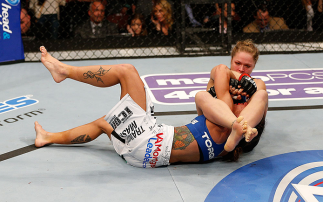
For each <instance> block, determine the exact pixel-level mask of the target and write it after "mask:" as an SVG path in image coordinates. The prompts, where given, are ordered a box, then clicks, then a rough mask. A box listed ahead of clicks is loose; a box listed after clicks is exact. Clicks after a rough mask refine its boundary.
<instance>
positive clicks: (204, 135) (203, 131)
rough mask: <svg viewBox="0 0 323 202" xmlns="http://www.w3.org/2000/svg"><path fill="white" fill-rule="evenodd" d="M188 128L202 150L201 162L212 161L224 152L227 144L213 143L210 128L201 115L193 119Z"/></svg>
mask: <svg viewBox="0 0 323 202" xmlns="http://www.w3.org/2000/svg"><path fill="white" fill-rule="evenodd" d="M186 127H187V128H188V129H189V130H190V131H191V133H192V135H193V136H194V138H195V139H196V141H197V143H198V146H199V149H200V162H203V161H208V160H211V159H213V158H215V157H217V156H218V155H219V154H220V153H221V152H222V151H223V150H224V145H225V142H224V143H222V144H217V143H215V142H214V141H213V139H212V137H211V135H210V132H209V130H208V128H207V127H206V118H205V116H204V115H200V116H198V117H196V118H195V119H193V120H192V121H191V123H189V124H187V125H186Z"/></svg>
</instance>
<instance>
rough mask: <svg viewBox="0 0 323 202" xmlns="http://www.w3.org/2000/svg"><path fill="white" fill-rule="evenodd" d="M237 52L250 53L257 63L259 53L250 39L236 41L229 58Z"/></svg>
mask: <svg viewBox="0 0 323 202" xmlns="http://www.w3.org/2000/svg"><path fill="white" fill-rule="evenodd" d="M238 52H246V53H250V54H251V55H252V58H253V59H254V61H255V64H256V63H257V61H258V58H259V54H260V52H259V50H258V48H257V47H256V46H255V44H254V43H253V41H252V40H251V39H247V40H244V41H238V42H237V44H236V45H235V47H234V48H233V49H232V52H231V58H233V57H234V56H235V55H236V54H237V53H238Z"/></svg>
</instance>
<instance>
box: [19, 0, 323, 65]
mask: <svg viewBox="0 0 323 202" xmlns="http://www.w3.org/2000/svg"><path fill="white" fill-rule="evenodd" d="M322 17H323V16H322V0H290V1H280V0H244V1H242V0H23V2H22V11H21V30H22V38H23V44H24V50H25V61H38V60H39V59H40V53H39V46H41V45H44V46H46V48H47V49H48V51H49V52H50V53H52V54H53V55H54V56H55V57H56V58H58V59H60V60H80V59H110V58H140V57H171V56H201V55H202V56H204V55H229V54H230V51H231V49H232V47H233V46H234V45H235V43H236V42H237V41H239V40H246V39H252V40H253V41H254V43H255V44H256V45H257V47H258V48H259V50H260V51H261V53H265V54H266V53H300V52H322V51H323V33H322V31H323V25H322V23H323V20H322Z"/></svg>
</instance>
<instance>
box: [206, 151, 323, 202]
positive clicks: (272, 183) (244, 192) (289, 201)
mask: <svg viewBox="0 0 323 202" xmlns="http://www.w3.org/2000/svg"><path fill="white" fill-rule="evenodd" d="M322 156H323V150H312V151H299V152H292V153H287V154H281V155H277V156H273V157H269V158H265V159H262V160H259V161H256V162H253V163H250V164H248V165H246V166H243V167H241V168H239V169H238V170H236V171H234V172H233V173H231V174H229V175H228V176H227V177H225V178H224V179H223V180H221V181H220V182H219V183H218V184H217V185H216V186H215V187H214V188H213V189H212V191H211V192H210V193H209V195H208V196H207V198H206V200H205V201H206V202H210V201H228V202H230V201H249V202H256V201H257V202H258V201H270V202H285V201H286V202H304V201H305V202H307V201H309V202H319V201H323V160H322Z"/></svg>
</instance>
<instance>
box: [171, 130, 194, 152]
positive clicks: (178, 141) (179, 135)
mask: <svg viewBox="0 0 323 202" xmlns="http://www.w3.org/2000/svg"><path fill="white" fill-rule="evenodd" d="M194 140H195V138H194V136H193V135H192V133H191V131H190V130H189V129H188V128H187V127H186V126H181V127H176V128H175V134H174V139H173V149H174V150H184V149H186V147H187V146H188V145H190V144H191V143H192V142H193V141H194Z"/></svg>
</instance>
